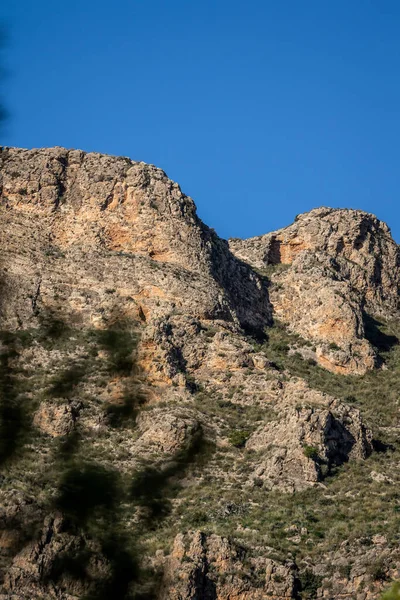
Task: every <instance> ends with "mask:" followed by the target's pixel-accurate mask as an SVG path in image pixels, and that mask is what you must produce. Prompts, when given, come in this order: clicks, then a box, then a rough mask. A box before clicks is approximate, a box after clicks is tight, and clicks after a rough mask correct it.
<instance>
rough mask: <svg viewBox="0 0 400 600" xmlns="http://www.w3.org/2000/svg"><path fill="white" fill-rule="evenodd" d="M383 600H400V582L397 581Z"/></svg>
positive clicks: (383, 595)
mask: <svg viewBox="0 0 400 600" xmlns="http://www.w3.org/2000/svg"><path fill="white" fill-rule="evenodd" d="M381 600H400V581H396V582H395V583H393V584H392V586H391V587H390V588H389V589H388V590H387V591H386V592H385V593H384V594H382V596H381Z"/></svg>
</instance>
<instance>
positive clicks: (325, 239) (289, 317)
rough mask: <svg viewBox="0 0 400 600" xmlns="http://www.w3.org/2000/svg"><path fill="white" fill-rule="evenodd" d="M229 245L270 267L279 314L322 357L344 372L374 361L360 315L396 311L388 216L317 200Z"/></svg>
mask: <svg viewBox="0 0 400 600" xmlns="http://www.w3.org/2000/svg"><path fill="white" fill-rule="evenodd" d="M230 248H231V250H232V251H233V252H234V253H235V254H236V255H237V256H238V257H239V258H241V259H242V260H245V261H247V262H248V263H249V264H252V265H253V266H254V267H256V268H257V269H261V270H263V269H265V268H266V267H270V268H271V266H273V265H285V266H286V269H281V270H280V271H278V272H276V273H275V274H274V275H272V282H273V285H272V288H271V301H272V304H273V307H274V313H275V315H276V317H278V318H279V319H281V320H282V321H283V322H284V323H287V324H288V325H289V326H290V327H291V329H292V330H293V331H295V332H296V333H299V334H300V335H301V336H303V337H305V338H306V339H309V340H311V341H312V342H314V344H315V346H316V357H317V360H318V361H319V363H320V364H321V365H322V366H323V367H325V368H327V369H329V370H332V371H334V372H337V373H341V374H362V373H365V371H367V370H369V369H373V368H374V366H375V365H376V357H375V353H374V349H373V348H372V345H371V343H370V342H369V340H368V339H366V338H367V336H366V332H365V319H366V317H365V315H366V314H367V315H370V316H375V317H379V316H380V315H384V316H386V317H387V316H388V315H390V314H391V315H398V311H399V299H398V298H399V284H400V270H399V269H400V258H399V257H400V254H399V248H398V246H397V244H396V243H395V242H394V240H393V239H392V237H391V235H390V230H389V228H388V227H387V225H386V224H385V223H382V222H381V221H379V220H378V219H377V218H376V217H374V216H373V215H370V214H368V213H364V212H362V211H357V210H347V209H329V208H320V209H315V210H312V211H311V212H309V213H306V214H304V215H300V216H298V217H297V218H296V221H295V222H294V223H293V225H290V226H289V227H286V228H284V229H281V230H279V231H277V232H274V233H269V234H266V235H264V236H260V237H256V238H250V239H248V240H237V239H234V240H230Z"/></svg>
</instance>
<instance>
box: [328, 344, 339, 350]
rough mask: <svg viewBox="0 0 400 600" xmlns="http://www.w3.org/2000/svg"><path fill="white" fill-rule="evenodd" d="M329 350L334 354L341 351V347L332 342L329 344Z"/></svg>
mask: <svg viewBox="0 0 400 600" xmlns="http://www.w3.org/2000/svg"><path fill="white" fill-rule="evenodd" d="M329 350H332V351H333V352H337V351H338V350H340V346H338V345H337V344H335V342H331V343H330V344H329Z"/></svg>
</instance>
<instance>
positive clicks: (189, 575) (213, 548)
mask: <svg viewBox="0 0 400 600" xmlns="http://www.w3.org/2000/svg"><path fill="white" fill-rule="evenodd" d="M245 554H246V551H245V550H244V549H243V548H237V547H235V546H234V545H232V544H231V543H230V542H229V541H228V540H227V539H224V538H221V537H219V536H216V535H211V536H208V537H207V536H205V535H204V534H202V533H201V532H199V531H197V532H192V533H189V534H187V535H186V536H184V535H178V536H177V537H176V539H175V542H174V547H173V550H172V553H171V555H170V556H169V557H168V558H167V565H166V568H165V579H164V582H163V585H164V586H165V590H164V592H163V594H162V596H161V597H162V599H163V600H167V599H168V600H189V599H192V598H193V599H194V598H199V599H200V598H208V599H210V600H250V599H252V598H254V599H260V600H261V599H262V598H265V597H268V598H271V599H273V600H285V599H287V598H295V593H296V567H295V565H294V564H293V563H288V564H279V563H276V562H275V561H274V560H271V559H268V558H265V559H253V560H251V558H250V559H249V561H248V567H247V572H246V568H245V567H244V565H243V561H244V560H245Z"/></svg>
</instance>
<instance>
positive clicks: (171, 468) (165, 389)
mask: <svg viewBox="0 0 400 600" xmlns="http://www.w3.org/2000/svg"><path fill="white" fill-rule="evenodd" d="M0 216H1V219H0V236H1V244H0V272H1V278H0V321H1V326H0V599H1V600H6V599H7V600H28V599H30V600H33V599H37V600H39V599H43V600H44V599H46V598H54V599H58V600H79V599H81V598H82V599H83V598H93V600H105V599H106V598H115V600H128V599H129V600H130V599H131V598H146V599H154V600H156V599H159V600H189V599H193V600H195V599H198V600H200V599H203V598H204V599H207V598H208V599H209V600H253V599H254V600H257V599H259V600H261V599H263V600H264V599H265V598H271V599H272V600H274V599H275V600H285V599H293V600H299V599H300V598H314V597H315V598H332V599H335V598H357V600H373V599H374V600H375V599H376V598H378V596H379V593H380V591H381V589H382V587H383V585H384V579H385V578H389V577H397V576H398V574H399V569H400V561H399V557H398V555H397V554H396V552H395V550H392V549H391V547H390V546H393V544H394V542H393V539H390V541H389V538H385V535H386V536H388V535H389V533H390V531H391V528H392V529H393V526H392V520H391V519H392V518H393V516H392V513H390V514H389V512H385V517H384V518H383V517H382V519H381V520H382V522H383V524H382V528H386V529H385V532H384V535H383V533H382V531H381V524H379V528H378V527H377V529H379V535H378V534H377V532H375V531H372V532H371V531H370V529H371V528H372V526H373V525H371V524H370V523H376V520H374V519H372V518H371V514H369V515H368V519H369V520H367V521H366V524H365V525H363V526H361V525H360V523H359V522H358V521H357V518H356V517H357V515H358V513H357V511H355V512H354V511H353V513H351V516H352V518H353V517H354V518H355V527H358V529H359V530H362V532H363V533H359V532H358V533H357V534H356V533H355V534H354V536H353V537H352V536H351V535H349V536H348V537H349V539H348V540H346V541H345V542H343V539H342V538H343V534H341V531H342V526H343V523H342V522H340V527H338V526H336V525H335V521H334V519H335V518H336V519H337V518H339V517H340V519H342V514H341V513H340V510H339V508H338V509H337V513H335V512H334V507H335V505H336V501H337V503H338V506H339V504H340V501H342V498H341V494H340V493H338V494H337V496H338V498H336V497H334V494H333V493H332V495H330V493H331V491H330V490H331V488H333V486H334V485H336V486H337V487H338V486H339V484H338V483H337V480H335V481H334V483H333V484H332V483H331V481H330V480H332V479H334V478H333V477H329V478H327V477H326V475H327V474H332V471H333V470H338V472H339V473H341V474H343V473H344V475H343V478H344V477H345V474H346V473H347V471H348V472H350V473H355V474H356V475H357V473H358V475H359V479H358V481H359V480H360V473H364V471H363V469H364V470H365V473H366V476H365V477H364V476H363V480H362V482H363V485H364V483H365V486H366V487H365V489H363V491H360V492H358V491H357V490H353V489H350V491H349V492H346V495H345V501H346V502H347V501H350V500H352V499H353V498H354V497H355V496H356V495H357V494H358V493H360V494H361V495H365V496H366V497H367V498H369V497H371V499H372V500H371V503H375V504H373V507H374V508H373V509H374V510H375V513H379V510H380V508H382V509H383V510H384V511H387V506H388V504H389V501H386V500H385V501H383V500H382V502H381V504H379V503H378V501H377V497H376V494H377V493H378V492H379V490H380V487H379V486H386V488H387V489H385V494H388V497H390V498H394V500H393V502H394V503H396V502H397V500H396V497H395V496H394V494H393V493H392V488H395V486H396V485H397V484H398V481H399V480H398V477H399V476H400V471H399V470H398V465H399V464H400V461H398V459H397V458H396V455H395V452H396V451H397V450H396V445H395V444H396V443H397V442H393V445H391V444H392V442H390V444H388V445H384V444H383V443H382V444H381V446H382V448H383V449H386V450H387V452H386V454H385V453H383V455H384V456H385V457H389V458H388V460H392V463H391V465H392V469H391V471H390V473H389V470H388V469H386V470H385V468H384V466H385V464H384V459H382V460H381V461H380V462H379V461H378V459H377V460H376V461H375V463H373V464H370V462H368V461H371V460H373V458H374V456H375V453H374V452H373V444H372V431H371V427H370V423H369V419H370V416H371V404H368V406H367V410H364V409H365V407H364V405H363V402H362V401H359V400H358V399H357V397H353V396H350V395H348V396H347V393H346V392H345V389H347V388H345V386H343V393H342V390H341V388H340V386H339V385H337V386H336V388H335V389H336V392H335V393H333V391H332V390H330V389H327V388H326V386H325V387H324V386H321V387H319V386H318V377H317V376H316V377H315V379H314V381H316V382H317V384H316V385H315V387H316V388H318V389H313V388H314V383H313V380H312V379H307V376H306V370H303V371H300V375H301V377H298V376H297V375H298V373H293V372H291V371H290V369H289V367H286V362H283V363H282V364H283V365H284V366H282V364H278V361H276V360H275V359H274V358H273V356H272V354H273V353H272V346H271V345H269V344H270V342H269V341H268V328H269V327H270V325H271V324H272V322H273V316H275V317H276V318H279V319H280V320H281V321H282V322H283V323H286V324H287V327H288V329H289V330H292V331H294V332H297V333H298V334H299V335H300V336H302V337H303V338H304V340H309V345H308V346H307V345H304V346H301V352H302V355H303V356H304V358H305V360H306V361H307V360H308V359H310V358H311V359H315V360H317V361H318V363H319V364H320V365H321V366H324V367H326V369H329V370H331V371H334V372H335V373H338V374H344V375H347V374H357V375H362V374H363V373H365V372H367V371H368V370H371V369H373V368H374V367H375V366H378V360H377V356H376V351H375V349H374V348H373V346H372V344H371V342H370V341H369V334H368V331H367V329H368V327H367V326H368V319H367V317H366V313H368V314H369V315H372V316H376V317H380V316H381V315H383V314H385V315H386V316H388V315H390V316H393V315H397V314H398V285H399V258H398V254H399V253H398V247H397V246H396V244H395V243H394V242H393V240H392V239H391V237H390V234H389V230H388V229H387V228H386V226H385V225H384V224H382V223H380V222H379V221H378V220H377V219H375V217H372V216H371V215H366V214H365V213H362V212H360V211H334V210H330V209H318V210H315V211H312V212H311V213H309V214H308V215H302V216H300V217H299V218H298V219H297V220H296V222H295V223H294V224H293V225H292V226H290V227H288V228H286V229H284V230H281V231H278V232H275V233H273V234H267V235H266V236H262V237H260V238H253V239H251V240H245V241H240V240H232V241H231V242H230V244H229V245H228V243H227V242H225V241H224V240H221V239H219V238H218V236H217V235H216V234H215V233H214V232H213V231H212V230H210V229H209V228H208V227H207V226H205V225H204V224H203V223H202V222H201V221H200V220H199V219H198V217H197V216H196V212H195V206H194V203H193V202H192V200H191V199H190V198H188V197H187V196H185V195H184V194H183V193H182V192H181V190H180V188H179V186H178V185H177V184H176V183H174V182H172V181H170V180H169V179H168V178H167V176H166V175H165V173H163V171H161V170H159V169H157V168H156V167H154V166H151V165H146V164H144V163H138V162H133V161H130V160H129V159H127V158H117V157H109V156H104V155H100V154H85V153H83V152H81V151H76V150H65V149H63V148H53V149H48V150H45V149H43V150H18V149H12V148H3V149H1V152H0ZM282 265H286V266H282ZM265 269H267V271H268V273H267V274H268V275H270V277H266V273H265V271H263V270H265ZM271 269H272V270H273V271H274V272H273V274H272V275H271V273H270V272H269V271H271ZM258 270H261V271H262V272H261V273H260V272H258ZM272 331H275V330H270V334H271V335H272ZM279 331H280V332H281V334H282V331H283V329H279ZM285 335H288V334H287V332H286V331H285ZM289 337H290V336H289ZM292 338H293V336H291V339H292ZM296 339H297V340H299V338H298V337H297V338H296ZM304 340H303V341H304ZM299 343H300V342H299ZM304 344H305V342H304ZM283 346H285V344H283ZM299 348H300V346H299ZM295 351H296V348H290V351H289V355H288V354H285V359H286V358H290V352H295ZM299 351H300V350H299ZM284 352H287V350H284ZM311 363H312V365H313V368H315V369H317V367H316V366H315V363H314V362H313V361H311ZM301 364H302V365H305V364H309V363H307V362H304V361H303V362H302V363H301ZM388 364H389V363H388ZM310 368H311V367H310ZM321 373H322V374H323V375H324V376H329V377H330V378H333V376H332V375H331V374H329V373H327V372H326V371H325V372H324V371H321V370H320V369H318V374H319V375H320V374H321ZM381 373H383V371H378V372H377V373H375V375H377V374H381ZM295 375H296V376H295ZM391 376H393V382H394V384H393V385H394V386H395V385H396V381H397V380H396V379H395V373H394V372H393V374H392V375H391ZM303 377H304V378H303ZM306 379H307V381H306ZM339 379H340V381H342V380H344V379H346V378H339ZM349 380H350V378H347V381H349ZM335 381H336V380H335ZM354 381H355V383H354V385H355V387H357V381H358V380H357V378H354ZM359 381H360V386H361V385H362V386H364V387H365V385H366V384H365V380H364V379H363V378H360V379H359ZM321 390H322V391H321ZM326 392H329V393H326ZM352 393H353V391H352V390H351V394H352ZM355 393H356V392H355ZM390 393H391V392H390ZM334 395H337V396H339V397H340V398H341V399H339V398H336V397H334ZM346 396H347V397H346ZM368 402H370V403H371V400H370V399H369V400H368ZM373 402H374V403H375V404H374V405H373V407H375V406H378V403H380V402H382V399H381V398H380V397H377V398H373ZM392 405H393V403H392ZM392 405H391V406H392ZM396 410H397V405H396ZM366 415H367V419H365V416H366ZM391 419H392V422H391V423H390V425H391V427H390V428H389V429H390V434H391V435H393V436H395V435H397V433H396V432H397V421H396V416H395V415H394V413H393V415H391ZM387 429H388V428H387ZM380 432H381V431H380V429H379V428H378V431H376V430H375V429H374V436H376V435H378V436H379V434H380ZM374 439H377V438H375V437H374ZM378 439H379V438H378ZM391 452H393V453H394V454H393V456H394V457H395V458H393V459H391V458H390V457H391V456H392V455H391V454H390V453H391ZM371 454H372V456H370V455H371ZM365 461H367V462H365ZM396 461H397V462H396ZM343 463H348V464H347V466H346V467H344V466H343ZM334 468H335V469H334ZM351 469H353V471H352V470H351ZM357 469H358V471H357ZM339 483H340V481H339ZM310 488H312V490H310ZM311 493H312V494H315V496H316V498H317V494H320V493H324V494H325V495H324V496H322V497H321V495H320V496H318V502H320V505H318V506H317V508H318V507H319V508H321V511H320V512H319V513H318V511H317V515H316V516H315V515H311V514H309V513H311V508H313V507H310V506H306V505H305V504H304V502H305V501H304V498H307V494H311ZM347 494H349V495H347ZM390 494H392V495H390ZM369 495H370V496H369ZM292 498H293V499H294V500H293V503H292V504H291V502H292V500H291V499H292ZM358 502H359V504H360V505H361V504H362V502H361V499H359V501H358ZM317 504H318V503H317ZM280 505H282V506H280ZM327 506H328V507H329V509H330V518H331V519H332V521H333V524H332V527H331V529H329V525H328V524H327V525H326V528H325V529H323V527H322V525H320V522H321V521H322V520H323V518H325V510H326V507H327ZM341 506H342V510H343V505H341ZM377 506H378V507H379V508H376V507H377ZM285 507H286V508H285ZM368 508H369V510H371V508H370V507H368ZM395 509H396V510H397V504H396V506H395ZM375 513H374V515H375V516H376V514H375ZM321 514H322V517H323V518H322V517H321ZM274 515H275V516H274ZM338 515H339V517H338ZM379 518H381V515H380V514H379ZM271 520H272V521H274V522H273V523H272V526H271ZM327 521H328V518H327ZM315 523H317V526H315V528H314V529H313V527H314V524H315ZM367 527H369V528H370V529H367ZM322 529H323V531H322ZM357 531H358V530H357ZM331 532H333V533H332V542H331V544H330V545H329V546H328V550H327V546H326V544H327V543H328V542H329V536H330V534H331ZM325 534H326V542H325V546H322V545H321V546H319V545H318V544H320V543H321V544H322V541H321V540H324V535H325ZM341 535H342V537H341ZM350 538H351V539H350ZM364 538H365V539H364ZM281 542H282V543H281ZM364 543H365V544H369V546H368V548H369V550H368V551H367V552H364V551H363V544H364ZM295 556H296V561H295V560H294V557H295ZM343 557H346V560H347V561H348V563H349V564H350V563H351V564H350V566H351V568H350V569H349V568H347V566H346V565H345V566H346V568H344V566H343V564H342V563H343ZM365 557H366V558H365ZM369 563H377V564H378V567H379V568H378V567H377V566H376V565H372V566H371V564H369ZM332 565H333V566H332ZM331 567H332V568H331ZM379 578H380V579H379Z"/></svg>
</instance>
